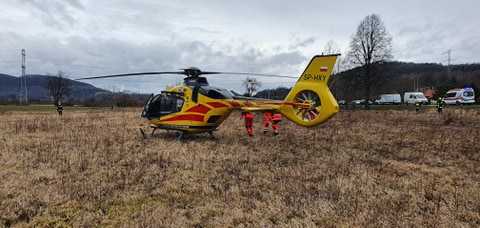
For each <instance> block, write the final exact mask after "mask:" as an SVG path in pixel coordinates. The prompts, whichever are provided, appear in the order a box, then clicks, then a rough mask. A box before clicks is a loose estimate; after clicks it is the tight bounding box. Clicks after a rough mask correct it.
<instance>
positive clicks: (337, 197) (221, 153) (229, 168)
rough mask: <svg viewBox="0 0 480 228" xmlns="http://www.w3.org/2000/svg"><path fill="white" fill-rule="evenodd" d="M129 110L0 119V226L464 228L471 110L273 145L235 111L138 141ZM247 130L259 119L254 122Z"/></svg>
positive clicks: (403, 114) (339, 129)
mask: <svg viewBox="0 0 480 228" xmlns="http://www.w3.org/2000/svg"><path fill="white" fill-rule="evenodd" d="M139 112H140V110H138V109H122V110H116V111H106V110H103V111H98V110H97V111H88V110H85V111H76V112H68V111H67V112H66V113H65V114H64V116H63V117H62V118H59V117H58V116H57V115H56V114H55V113H53V112H38V111H37V112H3V113H0V141H1V143H0V183H1V184H0V227H1V226H6V227H9V226H13V227H24V226H37V227H63V226H66V227H69V226H74V227H92V226H107V227H108V226H110V227H123V226H125V227H318V226H319V227H398V226H400V227H411V226H424V227H478V226H480V142H479V141H480V111H478V110H460V109H458V110H448V109H447V110H446V111H445V113H443V114H442V115H438V114H437V113H435V112H433V110H431V111H426V112H423V113H419V114H417V113H415V112H412V111H345V112H341V113H339V114H338V115H337V116H335V117H334V118H333V119H332V120H331V121H329V122H328V123H327V124H325V125H322V126H321V127H318V128H315V129H305V128H301V127H297V126H294V125H293V124H291V123H287V122H286V121H284V122H283V123H282V124H283V125H282V133H281V135H279V136H277V137H273V136H271V135H266V136H264V135H263V134H259V133H260V129H261V128H260V124H259V121H257V123H258V124H257V129H256V133H257V135H256V137H254V138H252V139H249V138H248V137H246V134H245V132H244V129H243V127H242V122H241V121H240V119H239V116H238V114H237V113H234V115H233V116H232V117H231V118H230V119H229V120H228V121H227V122H226V123H225V124H224V125H222V126H221V127H220V129H219V131H217V132H216V133H215V134H216V138H215V139H211V138H210V137H209V136H208V135H203V136H194V137H189V138H188V139H186V140H184V141H177V140H176V139H175V136H174V134H173V133H166V132H162V131H158V132H157V135H156V136H155V137H153V138H148V139H145V140H143V139H142V138H141V137H140V134H139V131H138V128H139V127H141V126H142V125H144V122H143V120H142V119H141V118H139ZM258 120H260V119H258Z"/></svg>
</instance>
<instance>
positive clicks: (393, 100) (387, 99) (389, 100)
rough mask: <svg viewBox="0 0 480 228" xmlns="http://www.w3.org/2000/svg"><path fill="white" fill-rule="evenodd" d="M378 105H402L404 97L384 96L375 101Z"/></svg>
mask: <svg viewBox="0 0 480 228" xmlns="http://www.w3.org/2000/svg"><path fill="white" fill-rule="evenodd" d="M375 103H377V104H401V103H402V97H401V96H400V94H382V95H380V96H379V98H378V99H377V100H375Z"/></svg>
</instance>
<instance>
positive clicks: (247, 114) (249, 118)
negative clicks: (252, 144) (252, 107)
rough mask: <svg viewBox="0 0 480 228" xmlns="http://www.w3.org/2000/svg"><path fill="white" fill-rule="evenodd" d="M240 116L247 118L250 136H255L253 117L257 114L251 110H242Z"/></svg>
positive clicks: (246, 126) (246, 124) (246, 123)
mask: <svg viewBox="0 0 480 228" xmlns="http://www.w3.org/2000/svg"><path fill="white" fill-rule="evenodd" d="M240 118H243V119H245V129H247V133H248V136H250V137H252V136H253V119H254V118H255V115H254V114H253V113H251V112H242V115H241V117H240Z"/></svg>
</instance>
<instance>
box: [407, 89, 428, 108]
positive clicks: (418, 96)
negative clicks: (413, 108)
mask: <svg viewBox="0 0 480 228" xmlns="http://www.w3.org/2000/svg"><path fill="white" fill-rule="evenodd" d="M403 103H405V104H407V105H408V104H416V103H422V104H427V103H428V99H427V98H426V97H425V95H423V93H422V92H405V94H404V95H403Z"/></svg>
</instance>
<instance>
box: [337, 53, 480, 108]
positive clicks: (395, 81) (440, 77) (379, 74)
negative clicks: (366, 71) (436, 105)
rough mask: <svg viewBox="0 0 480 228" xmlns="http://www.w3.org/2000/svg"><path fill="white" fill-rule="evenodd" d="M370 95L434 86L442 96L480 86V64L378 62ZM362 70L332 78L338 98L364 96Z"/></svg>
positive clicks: (346, 72) (351, 71)
mask: <svg viewBox="0 0 480 228" xmlns="http://www.w3.org/2000/svg"><path fill="white" fill-rule="evenodd" d="M374 73H375V74H374V77H373V78H372V84H371V85H372V87H371V88H372V89H371V96H372V97H375V96H376V95H379V94H382V93H404V92H408V91H414V90H415V89H416V88H420V89H421V88H427V87H429V88H434V89H436V90H437V91H438V95H443V93H445V92H446V91H447V90H449V89H452V88H458V87H464V86H472V87H474V88H478V87H479V86H480V64H462V65H451V66H450V67H447V66H444V65H440V64H432V63H405V62H387V63H383V64H377V65H375V70H374ZM362 74H363V70H362V69H361V68H359V67H357V68H354V69H351V70H348V71H344V72H341V73H339V74H337V75H334V76H333V77H332V80H331V83H330V88H331V89H332V90H333V91H334V94H335V96H336V97H337V99H346V100H352V99H359V98H364V96H365V81H364V80H362Z"/></svg>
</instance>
